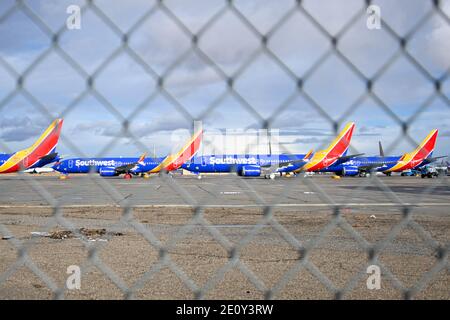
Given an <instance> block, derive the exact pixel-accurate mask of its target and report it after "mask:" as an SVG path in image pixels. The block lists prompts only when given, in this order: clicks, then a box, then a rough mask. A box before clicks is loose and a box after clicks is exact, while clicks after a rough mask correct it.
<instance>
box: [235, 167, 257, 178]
mask: <svg viewBox="0 0 450 320" xmlns="http://www.w3.org/2000/svg"><path fill="white" fill-rule="evenodd" d="M238 175H240V176H243V177H259V176H260V175H261V167H260V166H243V167H242V168H241V170H239V171H238Z"/></svg>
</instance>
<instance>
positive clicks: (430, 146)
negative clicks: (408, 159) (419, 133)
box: [413, 129, 438, 159]
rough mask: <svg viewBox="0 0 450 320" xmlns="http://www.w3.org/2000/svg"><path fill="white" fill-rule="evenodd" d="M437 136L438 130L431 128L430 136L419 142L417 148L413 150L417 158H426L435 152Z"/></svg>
mask: <svg viewBox="0 0 450 320" xmlns="http://www.w3.org/2000/svg"><path fill="white" fill-rule="evenodd" d="M437 136H438V130H437V129H434V130H431V132H430V133H429V134H428V136H427V137H426V138H425V139H424V140H423V141H422V142H421V143H420V144H419V146H418V147H417V148H416V150H414V151H413V154H415V158H418V159H426V158H428V157H430V156H431V155H432V154H433V151H434V147H435V145H436V140H437Z"/></svg>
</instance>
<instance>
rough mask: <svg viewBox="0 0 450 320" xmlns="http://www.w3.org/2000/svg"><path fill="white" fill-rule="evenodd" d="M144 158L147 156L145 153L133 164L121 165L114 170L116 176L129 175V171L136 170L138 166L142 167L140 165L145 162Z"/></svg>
mask: <svg viewBox="0 0 450 320" xmlns="http://www.w3.org/2000/svg"><path fill="white" fill-rule="evenodd" d="M146 156H147V153H143V154H142V155H141V157H140V158H139V160H138V161H136V162H134V163H130V164H126V165H123V166H120V167H116V168H115V171H116V173H118V174H122V173H129V172H130V171H133V170H136V168H137V167H138V166H139V165H143V164H142V163H143V161H144V160H145V157H146Z"/></svg>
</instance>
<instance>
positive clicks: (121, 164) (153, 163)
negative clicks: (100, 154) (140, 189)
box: [53, 130, 203, 179]
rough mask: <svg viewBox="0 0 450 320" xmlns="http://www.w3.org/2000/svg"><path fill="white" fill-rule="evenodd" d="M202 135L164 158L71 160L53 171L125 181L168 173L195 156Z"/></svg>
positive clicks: (65, 161) (62, 162)
mask: <svg viewBox="0 0 450 320" xmlns="http://www.w3.org/2000/svg"><path fill="white" fill-rule="evenodd" d="M202 133H203V130H199V131H198V132H196V133H195V134H194V135H193V136H192V138H191V139H190V140H189V142H188V143H186V145H185V146H183V148H182V149H181V150H180V151H179V152H177V153H176V154H170V155H168V156H166V157H158V158H146V155H145V154H143V155H142V156H141V157H140V158H123V157H108V158H72V159H65V160H62V161H59V162H57V163H55V165H54V166H53V169H55V170H56V171H58V172H60V173H63V174H66V175H67V174H71V173H89V172H96V173H98V174H100V176H102V177H113V176H119V175H121V174H124V175H125V176H124V177H125V179H131V178H132V175H139V174H147V173H158V172H169V171H173V170H177V169H178V168H179V167H180V166H181V165H182V164H183V163H185V162H186V161H188V160H189V159H191V158H192V157H193V156H194V155H195V153H196V152H197V151H198V149H199V146H200V142H201V139H202Z"/></svg>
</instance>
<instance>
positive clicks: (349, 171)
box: [338, 166, 359, 177]
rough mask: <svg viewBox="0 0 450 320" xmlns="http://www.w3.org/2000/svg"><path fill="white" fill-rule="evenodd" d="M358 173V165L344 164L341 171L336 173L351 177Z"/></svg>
mask: <svg viewBox="0 0 450 320" xmlns="http://www.w3.org/2000/svg"><path fill="white" fill-rule="evenodd" d="M358 173H359V170H358V167H354V166H345V167H343V168H342V171H341V172H340V174H338V175H340V176H343V177H353V176H356V175H357V174H358Z"/></svg>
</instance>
